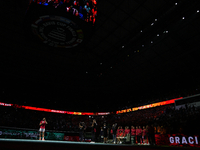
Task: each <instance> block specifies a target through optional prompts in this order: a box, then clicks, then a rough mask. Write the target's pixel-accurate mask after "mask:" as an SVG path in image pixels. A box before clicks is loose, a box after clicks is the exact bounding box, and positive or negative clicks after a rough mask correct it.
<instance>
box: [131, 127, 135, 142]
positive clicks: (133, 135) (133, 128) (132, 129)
mask: <svg viewBox="0 0 200 150" xmlns="http://www.w3.org/2000/svg"><path fill="white" fill-rule="evenodd" d="M135 136H136V129H135V127H134V126H131V139H132V143H131V144H135Z"/></svg>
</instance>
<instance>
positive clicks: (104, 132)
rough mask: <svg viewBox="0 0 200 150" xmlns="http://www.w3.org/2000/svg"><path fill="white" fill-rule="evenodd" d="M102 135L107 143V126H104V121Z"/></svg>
mask: <svg viewBox="0 0 200 150" xmlns="http://www.w3.org/2000/svg"><path fill="white" fill-rule="evenodd" d="M103 136H104V143H107V140H108V127H107V126H106V123H104V126H103Z"/></svg>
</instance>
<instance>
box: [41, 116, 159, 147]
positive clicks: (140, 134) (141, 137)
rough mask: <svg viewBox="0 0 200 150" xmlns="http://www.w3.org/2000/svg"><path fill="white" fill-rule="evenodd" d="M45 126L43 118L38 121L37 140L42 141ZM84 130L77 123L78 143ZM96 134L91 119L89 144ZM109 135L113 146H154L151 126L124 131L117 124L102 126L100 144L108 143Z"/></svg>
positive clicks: (94, 125)
mask: <svg viewBox="0 0 200 150" xmlns="http://www.w3.org/2000/svg"><path fill="white" fill-rule="evenodd" d="M46 124H47V121H46V119H45V118H43V120H42V121H40V124H39V125H40V129H39V132H40V134H39V140H41V135H42V140H44V132H45V125H46ZM85 130H86V125H85V123H84V122H80V123H79V138H80V141H84V131H85ZM96 132H97V122H96V120H95V119H93V122H92V125H91V133H92V139H91V142H95V141H96V138H95V137H96ZM109 134H112V136H113V141H112V143H113V144H117V143H118V144H121V143H122V142H123V141H126V142H129V143H131V144H150V145H155V139H154V127H153V125H150V126H148V125H147V126H143V127H141V126H131V129H129V126H126V127H125V129H123V128H122V126H117V123H114V124H113V125H112V127H111V129H110V128H108V127H107V125H106V123H104V124H103V126H102V127H101V130H100V138H101V142H103V143H107V142H108V136H109Z"/></svg>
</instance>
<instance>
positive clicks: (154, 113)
mask: <svg viewBox="0 0 200 150" xmlns="http://www.w3.org/2000/svg"><path fill="white" fill-rule="evenodd" d="M0 114H1V116H2V117H1V120H0V126H6V127H17V128H30V129H38V128H39V122H40V120H41V118H43V117H45V118H46V119H47V121H48V125H47V126H46V129H47V130H54V131H73V132H79V123H80V122H81V121H82V122H84V123H85V128H86V129H85V132H91V129H92V127H91V125H92V121H93V119H96V122H97V126H96V131H95V132H96V133H95V136H96V137H97V138H101V134H102V135H103V133H101V129H103V127H104V124H106V127H107V130H106V131H107V137H108V139H112V138H113V137H112V136H113V135H112V134H113V130H112V126H113V124H117V128H118V129H123V130H122V132H119V130H118V131H117V130H116V131H114V132H117V133H116V139H117V140H116V142H121V141H120V138H118V137H119V136H122V137H124V136H126V135H127V133H128V131H127V130H130V129H133V128H135V129H136V128H141V129H142V130H144V129H147V126H152V127H153V133H156V134H175V133H183V134H186V135H195V134H197V135H199V134H200V129H199V127H198V123H197V120H198V119H199V116H200V109H199V108H195V107H194V106H193V107H186V108H180V109H179V110H176V109H174V106H173V105H166V106H160V107H155V108H150V109H145V110H138V111H135V112H129V113H124V114H115V115H105V116H78V115H66V114H57V113H49V112H40V111H33V110H25V109H21V108H14V107H5V106H0ZM125 131H126V132H125ZM130 131H131V130H130ZM130 131H129V132H130ZM130 134H131V133H130ZM140 134H143V132H141V133H140ZM136 136H137V137H138V135H136ZM141 136H142V135H141ZM146 136H147V135H146ZM139 138H140V136H139ZM103 141H104V140H103ZM104 142H106V141H104ZM113 142H114V141H113Z"/></svg>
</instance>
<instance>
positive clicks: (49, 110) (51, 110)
mask: <svg viewBox="0 0 200 150" xmlns="http://www.w3.org/2000/svg"><path fill="white" fill-rule="evenodd" d="M0 106H12V107H15V108H23V109H29V110H36V111H45V112H52V113H61V114H70V115H88V116H92V115H108V114H110V112H103V113H102V112H101V113H93V112H73V111H62V110H54V109H47V108H38V107H32V106H23V105H17V104H7V103H2V102H0Z"/></svg>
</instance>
